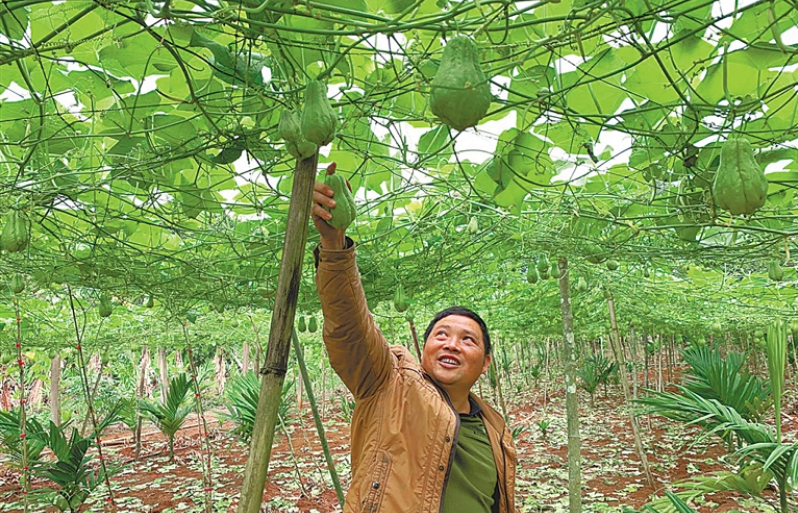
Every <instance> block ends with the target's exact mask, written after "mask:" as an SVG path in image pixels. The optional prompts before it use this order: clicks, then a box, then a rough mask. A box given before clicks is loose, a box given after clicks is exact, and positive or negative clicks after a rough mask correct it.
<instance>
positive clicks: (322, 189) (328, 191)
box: [313, 181, 335, 198]
mask: <svg viewBox="0 0 798 513" xmlns="http://www.w3.org/2000/svg"><path fill="white" fill-rule="evenodd" d="M313 189H314V191H315V192H316V193H319V194H323V195H325V196H329V197H331V198H332V196H333V194H335V191H333V190H332V187H330V186H329V185H325V183H324V182H319V181H317V182H316V183H315V184H314V185H313Z"/></svg>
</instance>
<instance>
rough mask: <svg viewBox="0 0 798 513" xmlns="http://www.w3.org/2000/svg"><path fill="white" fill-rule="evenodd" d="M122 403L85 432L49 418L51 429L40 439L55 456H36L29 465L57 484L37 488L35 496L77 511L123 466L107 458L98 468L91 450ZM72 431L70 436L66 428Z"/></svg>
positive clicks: (40, 476) (111, 421) (36, 472)
mask: <svg viewBox="0 0 798 513" xmlns="http://www.w3.org/2000/svg"><path fill="white" fill-rule="evenodd" d="M120 409H121V404H120V403H116V404H115V405H114V406H113V407H112V408H111V411H110V412H109V413H108V415H106V417H105V418H104V419H103V420H102V421H101V422H100V423H99V424H98V425H97V428H96V431H94V432H93V433H92V434H89V435H88V436H83V435H81V434H80V432H79V431H78V430H77V429H76V428H74V427H72V426H71V425H70V423H69V422H67V423H65V424H62V425H60V426H57V425H55V424H54V423H53V422H50V426H49V429H48V430H45V431H42V432H41V433H40V434H39V436H40V437H41V441H42V442H43V443H44V444H45V445H46V446H47V447H48V448H49V449H50V450H51V451H52V453H53V456H54V457H55V459H47V460H44V459H41V458H39V457H38V456H37V458H36V459H34V460H32V464H31V466H30V469H31V474H32V475H33V476H34V477H36V478H44V479H49V480H50V481H52V482H53V483H54V484H55V485H56V486H57V488H50V487H43V488H37V489H36V490H35V492H34V494H33V497H35V498H39V499H40V500H42V501H43V502H46V503H48V504H51V505H53V506H55V507H56V508H57V509H58V510H59V511H69V512H71V513H76V512H77V511H80V509H81V506H82V505H83V503H84V502H86V499H88V498H89V496H90V495H91V494H92V493H93V492H94V491H95V490H96V489H97V488H98V487H99V486H100V485H102V484H103V483H104V482H105V481H106V480H107V479H108V478H109V477H111V476H112V475H114V474H116V473H117V472H119V470H121V467H120V466H115V465H111V464H110V463H109V462H107V461H106V462H104V463H103V464H101V465H100V466H99V467H98V468H95V466H94V464H93V462H94V456H93V455H91V454H88V450H89V449H90V448H91V446H92V445H94V443H95V442H94V441H95V439H97V438H99V436H100V434H101V433H102V432H103V431H104V430H105V429H106V428H107V427H108V426H110V425H111V424H113V423H114V422H116V421H118V420H119V418H120V417H119V412H120ZM70 428H71V430H72V431H71V434H70V436H69V438H67V435H66V433H67V430H68V429H70Z"/></svg>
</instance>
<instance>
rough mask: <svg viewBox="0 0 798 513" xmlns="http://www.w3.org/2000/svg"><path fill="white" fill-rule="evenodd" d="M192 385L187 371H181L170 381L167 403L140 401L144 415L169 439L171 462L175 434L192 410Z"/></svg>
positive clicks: (173, 454) (173, 455) (140, 407)
mask: <svg viewBox="0 0 798 513" xmlns="http://www.w3.org/2000/svg"><path fill="white" fill-rule="evenodd" d="M191 386H192V385H191V380H190V379H189V378H188V376H187V375H186V373H181V374H178V375H177V376H175V377H174V378H172V379H171V380H170V381H169V393H168V394H167V396H166V404H161V403H160V402H158V401H154V400H146V399H142V400H141V401H139V410H140V411H141V414H142V416H144V417H147V418H148V419H150V420H151V421H152V422H153V423H155V425H156V426H157V427H158V429H159V430H160V431H161V433H163V434H164V436H165V437H166V438H167V440H168V441H169V461H170V462H173V461H174V460H175V435H176V434H177V432H178V431H179V430H180V428H181V427H183V424H184V423H185V421H186V417H187V416H188V414H189V413H191V410H192V405H191V404H190V403H189V402H188V397H189V395H188V392H189V390H191Z"/></svg>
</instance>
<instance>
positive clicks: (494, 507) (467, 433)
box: [443, 402, 499, 513]
mask: <svg viewBox="0 0 798 513" xmlns="http://www.w3.org/2000/svg"><path fill="white" fill-rule="evenodd" d="M475 410H476V411H475ZM479 412H480V409H479V406H477V405H476V404H474V403H473V402H471V413H470V414H465V413H461V414H460V431H459V433H458V435H457V447H456V448H455V449H454V451H455V452H454V463H453V464H452V469H451V472H450V473H449V482H448V484H447V485H446V492H445V495H444V497H443V513H495V512H497V511H498V509H499V508H498V488H497V486H496V485H497V483H498V476H497V474H496V463H495V461H494V460H493V451H492V450H491V447H490V440H489V439H488V433H487V432H486V431H485V424H484V423H483V422H482V418H481V417H480V416H479Z"/></svg>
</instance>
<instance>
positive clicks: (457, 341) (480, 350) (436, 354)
mask: <svg viewBox="0 0 798 513" xmlns="http://www.w3.org/2000/svg"><path fill="white" fill-rule="evenodd" d="M488 365H490V355H485V341H484V340H483V339H482V330H481V329H480V328H479V324H477V321H475V320H473V319H471V318H469V317H465V316H462V315H450V316H448V317H444V318H443V319H441V320H439V321H438V322H436V323H435V326H433V328H432V331H431V332H430V334H429V338H427V340H426V343H425V344H424V350H423V352H422V355H421V366H422V367H423V368H424V370H425V371H427V373H428V374H429V375H430V376H432V377H433V378H434V379H435V381H437V382H438V383H439V384H440V385H441V386H443V388H444V389H446V391H447V392H449V395H453V394H456V395H461V394H463V393H465V394H467V393H468V392H469V391H470V390H471V387H472V386H473V385H474V383H476V381H477V379H479V376H480V374H482V373H483V372H485V371H486V370H487V369H488Z"/></svg>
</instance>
